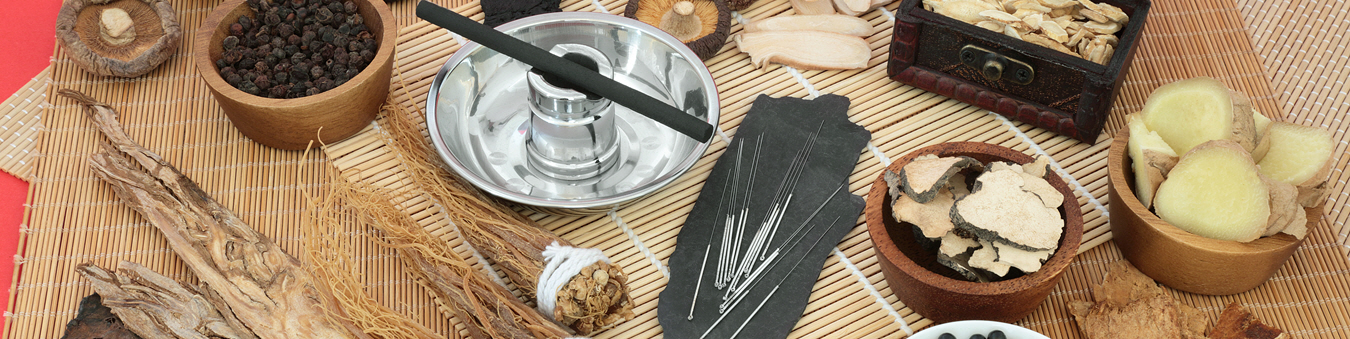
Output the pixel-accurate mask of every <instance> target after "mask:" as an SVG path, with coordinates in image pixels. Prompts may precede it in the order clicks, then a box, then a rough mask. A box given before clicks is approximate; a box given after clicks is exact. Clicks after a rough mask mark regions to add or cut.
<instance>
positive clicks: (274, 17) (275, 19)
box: [263, 13, 281, 26]
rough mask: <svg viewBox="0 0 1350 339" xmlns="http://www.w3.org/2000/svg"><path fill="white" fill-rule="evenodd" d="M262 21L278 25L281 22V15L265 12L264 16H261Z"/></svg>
mask: <svg viewBox="0 0 1350 339" xmlns="http://www.w3.org/2000/svg"><path fill="white" fill-rule="evenodd" d="M263 23H264V24H267V25H273V26H275V25H279V24H281V15H278V13H267V15H266V16H263Z"/></svg>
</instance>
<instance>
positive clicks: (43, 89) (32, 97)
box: [0, 67, 52, 180]
mask: <svg viewBox="0 0 1350 339" xmlns="http://www.w3.org/2000/svg"><path fill="white" fill-rule="evenodd" d="M51 73H52V68H51V67H47V68H45V69H43V70H42V72H38V75H36V76H34V77H33V80H29V81H28V83H27V84H24V85H23V87H21V88H19V90H18V91H15V92H14V94H13V95H10V96H9V99H5V101H4V102H0V115H3V116H4V117H2V118H0V146H2V147H0V171H5V173H9V174H10V175H13V176H14V177H17V178H19V179H23V180H28V178H29V177H31V176H32V175H33V159H35V158H37V145H38V142H39V141H40V140H42V138H41V137H42V129H43V126H42V110H43V109H46V108H47V105H48V104H47V88H48V87H49V86H50V85H51V83H52V79H51Z"/></svg>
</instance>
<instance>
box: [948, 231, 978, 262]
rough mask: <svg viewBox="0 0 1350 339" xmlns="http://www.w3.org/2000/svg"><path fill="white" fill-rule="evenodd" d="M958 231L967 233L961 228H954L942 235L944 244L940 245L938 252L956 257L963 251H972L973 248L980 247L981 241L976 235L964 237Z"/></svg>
mask: <svg viewBox="0 0 1350 339" xmlns="http://www.w3.org/2000/svg"><path fill="white" fill-rule="evenodd" d="M958 233H965V232H962V231H960V230H953V231H952V232H947V234H944V235H942V245H941V246H939V247H938V252H940V253H942V254H946V255H947V256H949V257H956V256H959V255H961V254H963V253H966V252H970V250H972V249H977V248H980V242H979V241H977V240H976V239H975V236H973V235H972V236H970V237H969V238H967V237H963V236H961V235H960V234H958Z"/></svg>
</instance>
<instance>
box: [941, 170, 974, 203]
mask: <svg viewBox="0 0 1350 339" xmlns="http://www.w3.org/2000/svg"><path fill="white" fill-rule="evenodd" d="M947 189H948V190H950V191H952V198H955V199H961V198H965V197H966V196H967V195H970V186H969V185H966V176H965V175H963V174H961V173H959V172H958V173H956V174H952V178H951V179H947Z"/></svg>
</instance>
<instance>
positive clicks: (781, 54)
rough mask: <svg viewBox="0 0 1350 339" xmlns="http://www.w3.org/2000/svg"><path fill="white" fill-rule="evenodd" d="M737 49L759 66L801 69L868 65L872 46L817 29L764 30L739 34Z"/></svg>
mask: <svg viewBox="0 0 1350 339" xmlns="http://www.w3.org/2000/svg"><path fill="white" fill-rule="evenodd" d="M734 40H736V46H737V48H740V49H741V51H742V52H745V53H747V54H750V63H752V64H754V65H755V66H756V67H764V66H767V65H768V64H769V63H770V62H776V63H780V64H783V65H787V66H792V67H794V68H797V69H801V70H841V69H859V68H864V67H867V61H868V59H871V57H872V48H871V47H868V46H867V41H864V40H863V39H862V38H859V37H856V36H852V35H843V34H839V33H829V32H817V31H787V32H785V31H762V32H753V33H741V34H737V35H736V36H735V38H734Z"/></svg>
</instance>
